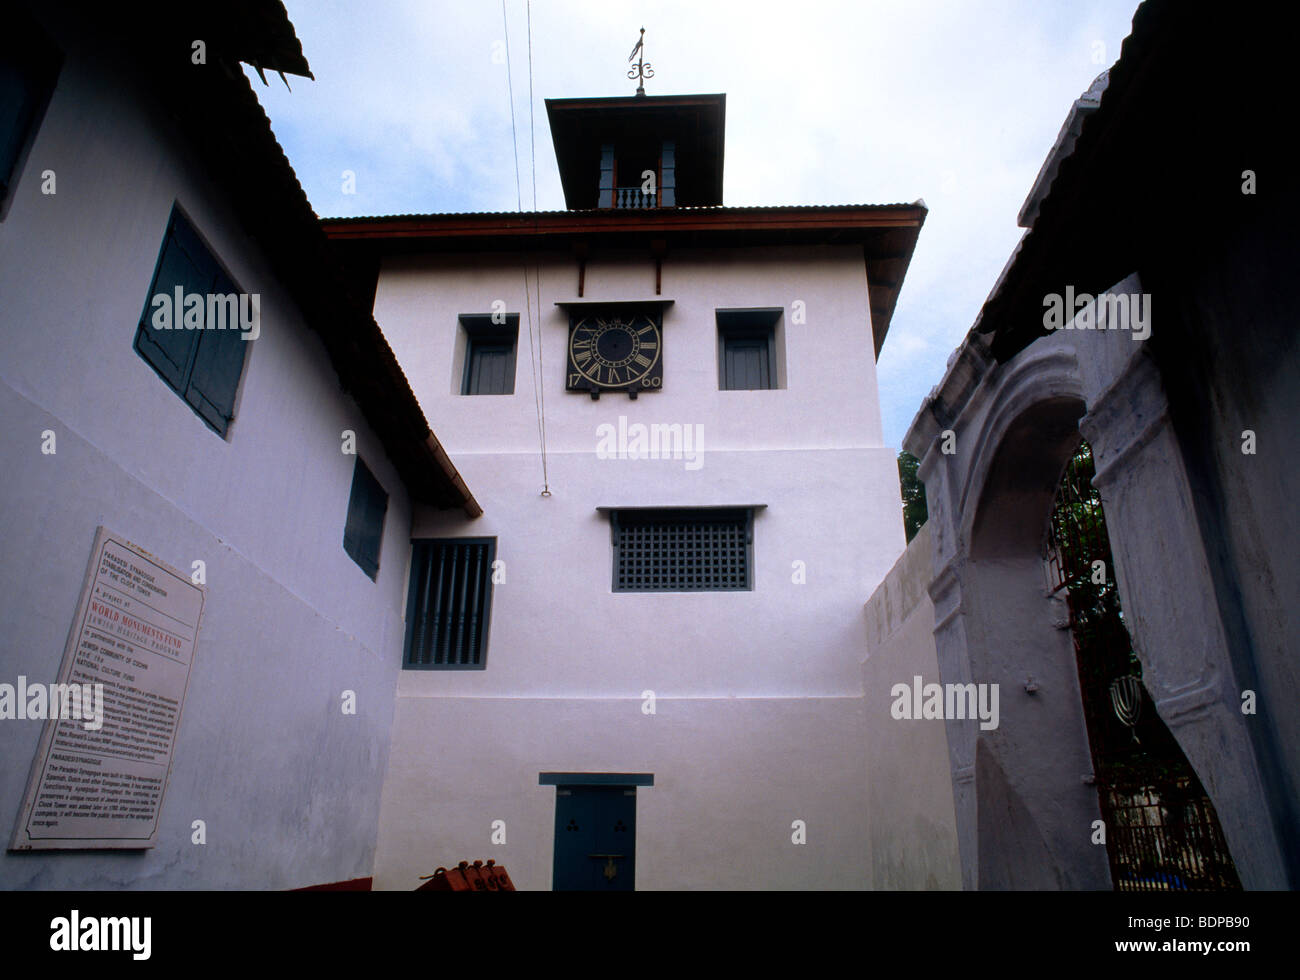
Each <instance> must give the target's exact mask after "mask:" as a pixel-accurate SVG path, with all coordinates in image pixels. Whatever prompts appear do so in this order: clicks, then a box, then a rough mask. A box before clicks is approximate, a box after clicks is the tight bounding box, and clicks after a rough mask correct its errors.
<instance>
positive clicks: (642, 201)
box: [613, 186, 659, 211]
mask: <svg viewBox="0 0 1300 980" xmlns="http://www.w3.org/2000/svg"><path fill="white" fill-rule="evenodd" d="M613 206H614V207H616V208H630V209H634V210H638V211H640V210H644V209H646V208H654V207H658V206H659V205H658V203H657V199H656V197H655V195H654V194H653V193H650V194H647V193H645V192H644V191H643V190H641V188H640V186H637V187H615V188H614V205H613Z"/></svg>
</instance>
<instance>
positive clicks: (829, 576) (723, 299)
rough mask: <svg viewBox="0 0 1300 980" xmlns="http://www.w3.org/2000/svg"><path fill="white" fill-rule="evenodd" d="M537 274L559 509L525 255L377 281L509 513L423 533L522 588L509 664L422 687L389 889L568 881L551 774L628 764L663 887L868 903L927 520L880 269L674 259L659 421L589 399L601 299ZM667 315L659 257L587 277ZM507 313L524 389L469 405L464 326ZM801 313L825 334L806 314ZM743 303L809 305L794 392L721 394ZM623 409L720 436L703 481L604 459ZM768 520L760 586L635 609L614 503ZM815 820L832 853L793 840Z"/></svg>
mask: <svg viewBox="0 0 1300 980" xmlns="http://www.w3.org/2000/svg"><path fill="white" fill-rule="evenodd" d="M539 265H540V268H541V278H540V282H541V303H540V310H541V315H540V318H538V319H537V320H536V321H535V322H534V324H533V331H534V336H535V337H538V336H540V337H541V338H542V354H541V366H540V369H539V370H540V375H541V378H542V386H543V387H542V392H541V393H542V395H543V396H544V398H545V406H546V436H547V446H548V455H547V480H548V483H549V487H550V490H551V496H550V497H542V496H541V495H540V491H541V489H542V463H541V458H540V454H539V451H538V430H537V410H536V404H535V388H534V385H533V374H532V368H531V365H530V358H529V330H528V318H527V315H526V309H527V308H526V306H525V298H524V296H525V294H524V264H523V260H522V259H521V257H519V256H483V255H462V256H433V257H428V256H416V257H403V258H392V259H389V260H386V261H385V264H384V266H383V269H382V273H381V276H380V279H379V283H378V288H377V293H376V301H375V314H376V319H377V320H378V321H379V323H380V325H381V327H382V328H383V329H384V331H385V334H386V335H387V337H388V339H389V342H390V344H392V346H393V349H394V351H395V352H396V353H397V356H398V358H399V360H400V361H401V363H402V365H403V368H404V370H405V371H406V374H407V377H408V378H409V380H410V382H411V385H412V388H413V389H414V391H415V392H416V395H417V396H418V397H419V399H420V401H421V404H422V405H423V407H424V410H425V412H426V414H427V415H428V416H429V417H430V419H431V420H432V421H433V424H434V427H435V429H437V430H438V432H439V433H440V436H442V434H443V432H444V431H445V433H446V435H445V436H442V438H443V442H444V444H445V445H446V447H447V449H448V451H449V452H450V453H451V455H452V457H453V458H454V459H455V461H456V465H457V467H458V469H459V470H460V472H461V473H462V475H463V476H464V477H465V479H466V481H467V483H468V484H469V485H470V486H471V487H472V488H474V492H475V495H476V496H477V498H478V499H479V501H480V502H481V503H482V504H483V509H484V515H483V517H481V518H479V519H477V520H475V521H466V520H463V519H462V518H460V517H458V516H457V515H454V514H439V513H434V512H428V513H425V512H420V513H417V515H416V517H415V521H414V531H413V533H414V536H416V537H442V536H446V537H455V536H479V535H494V536H496V537H497V538H498V550H497V557H498V558H499V559H501V560H502V561H504V562H505V573H506V581H505V582H504V583H502V584H498V585H497V586H496V587H495V589H494V593H493V600H492V601H493V606H492V618H491V627H490V639H489V646H488V653H487V667H486V669H485V670H482V671H436V670H432V671H414V670H412V671H403V672H402V675H401V677H400V679H399V682H398V695H399V697H398V708H397V721H396V725H395V728H394V739H393V755H392V761H391V764H390V769H389V774H388V777H387V779H386V781H385V789H384V803H383V815H382V818H381V827H380V843H379V855H378V857H377V863H376V872H377V877H376V886H377V887H383V888H408V887H414V885H415V884H416V882H417V879H416V878H415V875H417V874H419V873H428V872H430V871H432V870H433V868H434V867H436V866H437V865H439V864H444V865H448V864H454V863H455V862H456V861H459V860H462V859H466V860H473V859H476V858H483V859H486V858H487V857H494V858H496V859H497V860H498V861H502V862H503V863H505V864H506V866H507V868H508V869H509V870H510V873H511V875H512V876H513V877H514V879H515V881H516V883H517V884H518V885H519V887H521V888H530V889H537V888H540V889H545V888H549V887H550V881H551V862H552V846H553V821H554V806H555V791H554V788H553V787H541V786H538V784H537V778H538V774H539V773H540V772H542V771H565V772H568V771H613V772H653V773H654V774H655V786H654V787H653V788H646V789H641V790H639V792H638V833H637V887H638V888H690V887H696V888H835V887H855V888H863V887H868V886H869V884H870V881H871V861H870V854H869V847H868V840H867V834H866V826H867V823H866V821H867V817H866V798H867V783H866V779H865V771H866V770H865V765H864V753H865V746H866V743H867V741H868V736H867V732H866V730H865V729H864V727H863V724H862V722H863V718H862V702H861V697H862V674H861V662H862V658H863V650H864V647H865V624H864V622H863V619H862V601H863V597H864V596H866V595H868V594H870V592H871V590H872V589H873V588H874V587H875V586H876V585H877V584H878V583H879V582H880V580H881V579H882V578H883V577H884V575H885V574H886V573H887V572H888V570H889V568H890V566H891V565H892V564H893V562H894V560H895V558H896V557H897V556H898V555H899V553H900V552H901V551H902V548H903V528H902V513H901V503H900V500H899V492H898V473H897V466H896V462H895V454H894V452H893V451H892V450H890V449H887V448H885V447H884V446H883V445H882V438H881V431H880V416H879V409H878V405H877V395H876V380H875V363H874V358H873V347H872V340H871V325H870V318H869V311H868V306H867V288H866V286H867V283H866V276H865V269H864V264H863V260H862V253H861V250H860V249H853V248H815V249H803V250H793V249H743V250H736V251H734V252H730V253H726V252H712V253H704V252H694V253H692V252H682V253H672V254H670V255H669V256H668V258H667V259H666V260H665V263H664V271H663V287H662V296H663V297H665V298H671V299H673V300H674V303H673V305H672V306H670V307H668V308H667V310H666V312H665V315H664V389H663V390H662V391H660V392H655V393H646V394H643V395H641V396H640V397H639V398H637V399H636V400H635V401H633V400H630V399H629V398H628V397H627V396H626V395H625V394H604V395H602V396H601V398H600V399H599V400H592V399H591V398H590V396H588V395H586V394H571V393H568V392H565V391H564V370H565V342H566V340H567V334H568V316H567V314H566V313H565V312H564V311H563V309H562V308H558V307H556V306H555V305H554V304H555V302H556V301H557V300H567V299H576V298H577V267H576V264H575V262H574V261H573V260H572V259H571V258H568V257H565V256H555V255H544V256H542V257H541V259H540V262H539ZM529 268H530V270H531V268H533V267H532V266H531V265H530V267H529ZM531 276H532V273H531V271H530V281H535V280H532V279H531ZM653 297H654V266H653V263H652V262H651V261H650V260H649V259H648V258H647V257H646V256H643V255H638V256H633V255H627V254H622V255H619V254H616V255H612V256H611V255H600V256H597V257H593V259H592V260H591V261H589V263H588V265H587V274H586V288H585V296H584V299H588V300H592V299H611V300H613V299H648V298H653ZM497 299H500V300H502V301H503V302H504V304H505V309H506V311H507V312H510V313H519V314H521V318H520V341H519V346H518V356H517V358H516V362H517V370H516V380H515V393H514V394H513V395H512V396H469V397H466V396H461V395H460V394H459V386H460V377H461V369H462V365H463V356H464V340H463V337H460V336H459V333H460V327H459V324H458V321H457V316H458V315H459V314H465V313H490V312H491V311H492V303H493V301H494V300H497ZM796 300H800V301H802V302H803V304H804V309H805V310H806V313H807V322H806V323H798V324H797V323H794V322H793V319H794V317H793V316H792V304H794V302H795V301H796ZM733 307H782V308H783V309H785V311H786V313H785V315H784V317H783V323H782V327H781V329H782V331H783V334H784V337H783V339H784V348H785V349H784V364H785V370H784V375H785V384H786V387H785V388H783V389H779V390H765V391H743V392H732V391H719V390H718V369H717V326H716V320H715V317H714V311H715V310H716V309H719V308H733ZM620 416H623V417H625V418H626V420H627V423H628V424H629V425H632V424H635V423H638V422H640V423H645V424H654V423H659V424H674V423H678V424H682V425H683V426H696V425H699V426H702V427H703V434H704V443H703V449H704V452H703V455H702V457H701V459H702V464H703V465H702V466H701V467H700V468H698V469H688V468H687V461H686V460H685V459H623V460H620V459H601V458H598V456H597V454H596V451H597V445H598V436H597V429H598V427H599V426H600V425H602V424H606V423H607V424H610V425H612V426H615V427H617V425H618V423H619V418H620ZM748 504H756V505H757V504H761V505H766V506H765V507H764V508H763V509H762V510H760V511H758V512H757V515H756V518H755V522H754V552H753V553H754V567H755V574H754V589H753V591H749V592H732V593H722V592H708V593H699V594H645V593H641V594H628V593H618V594H615V593H613V592H612V590H611V573H612V564H613V555H612V546H611V541H610V529H609V519H608V517H607V516H606V515H605V514H603V513H600V512H598V511H597V508H598V507H618V506H708V505H748ZM796 561H798V562H803V563H804V569H805V573H806V583H805V584H796V583H795V582H794V581H793V577H794V571H795V566H794V564H793V563H794V562H796ZM647 690H651V691H654V692H655V695H656V698H657V699H658V700H657V704H658V711H657V714H656V715H655V716H653V717H649V716H645V715H643V714H642V713H641V711H640V708H641V703H642V702H641V700H640V698H641V695H642V692H643V691H647ZM940 775H942V777H943V779H944V780H945V781H946V779H947V769H946V767H944V768H943V769H942V771H941V773H940ZM810 814H811V816H810ZM495 819H503V820H506V822H507V826H508V827H509V828H515V829H511V830H510V832H509V835H508V841H509V843H508V845H507V846H505V847H494V846H491V845H490V825H491V821H492V820H495ZM795 819H804V820H806V821H807V822H808V826H809V834H810V837H809V843H808V844H806V845H794V844H792V843H791V842H790V837H791V832H792V831H791V822H792V821H793V820H795Z"/></svg>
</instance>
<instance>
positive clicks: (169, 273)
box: [136, 211, 214, 391]
mask: <svg viewBox="0 0 1300 980" xmlns="http://www.w3.org/2000/svg"><path fill="white" fill-rule="evenodd" d="M200 249H202V244H201V243H200V242H199V241H198V240H197V238H195V237H194V234H193V232H191V231H190V229H189V227H188V225H187V223H186V222H185V220H184V219H183V218H181V217H180V215H179V214H177V213H176V212H175V211H173V212H172V220H171V223H170V225H169V227H168V229H167V237H166V239H165V240H164V242H163V247H162V252H161V253H159V256H158V265H157V267H156V268H155V270H154V278H153V283H152V284H151V285H150V287H149V295H148V296H147V297H145V302H144V312H143V313H141V314H140V330H139V333H138V334H137V337H136V349H137V350H139V351H140V353H141V355H143V357H144V359H145V360H146V361H148V362H149V363H150V364H152V365H153V367H154V370H155V371H157V372H158V373H159V374H160V375H162V377H163V380H164V381H166V382H167V383H168V384H169V385H171V386H172V388H174V389H176V390H177V391H181V390H182V388H183V382H184V380H185V376H186V374H187V373H188V372H189V367H190V361H191V360H192V358H193V356H194V349H195V348H196V347H197V346H198V343H199V335H200V334H201V333H202V331H201V330H186V329H185V324H184V315H185V311H184V308H183V307H182V309H180V310H177V309H173V310H172V329H170V330H159V329H157V328H155V327H154V325H153V317H154V312H155V310H156V307H155V306H154V305H153V300H154V297H155V296H160V295H163V296H166V297H167V298H168V302H169V303H171V302H173V301H174V299H175V294H176V287H177V286H179V287H181V289H182V290H183V292H184V293H185V294H187V295H188V294H189V293H198V294H199V295H202V296H206V294H207V292H208V290H209V289H210V288H211V286H212V280H213V273H214V268H213V266H214V263H213V262H212V261H211V260H210V259H209V258H208V257H207V256H205V255H204V254H203V252H202V251H200ZM204 251H206V250H204Z"/></svg>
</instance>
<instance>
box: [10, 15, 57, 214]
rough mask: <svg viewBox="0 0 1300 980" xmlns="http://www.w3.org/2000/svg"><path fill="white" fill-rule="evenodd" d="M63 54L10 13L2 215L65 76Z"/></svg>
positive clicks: (25, 19) (22, 17) (33, 26)
mask: <svg viewBox="0 0 1300 980" xmlns="http://www.w3.org/2000/svg"><path fill="white" fill-rule="evenodd" d="M62 62H63V55H62V54H61V53H60V51H59V50H58V48H57V47H55V45H54V43H53V42H52V41H51V40H50V39H49V38H48V37H46V36H45V33H44V31H42V30H41V29H40V28H39V27H38V26H37V25H36V24H35V22H33V21H32V20H31V18H30V17H29V16H28V15H27V14H26V13H24V12H23V11H21V10H10V9H8V8H6V10H5V13H4V30H3V31H0V216H3V213H4V209H5V207H6V206H7V204H8V201H9V194H10V191H12V190H13V188H14V186H15V184H17V182H18V176H19V172H20V168H21V164H22V160H23V156H24V154H25V151H26V150H27V149H28V148H29V147H30V146H31V144H32V142H33V141H34V140H35V137H36V131H37V128H38V127H39V125H40V121H41V117H42V116H43V115H44V114H45V108H46V106H47V105H48V104H49V101H50V96H51V95H52V94H53V92H54V85H55V82H56V80H57V79H58V76H59V69H60V67H61V65H62Z"/></svg>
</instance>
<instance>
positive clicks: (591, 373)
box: [566, 312, 663, 391]
mask: <svg viewBox="0 0 1300 980" xmlns="http://www.w3.org/2000/svg"><path fill="white" fill-rule="evenodd" d="M661 340H662V334H661V331H660V329H659V324H658V322H657V321H656V319H655V318H654V317H653V316H650V315H648V314H645V313H617V312H604V313H591V314H584V315H582V316H575V317H574V318H573V321H572V323H571V325H570V327H569V369H568V384H567V385H566V387H567V388H568V390H569V391H599V390H608V389H619V390H629V389H630V390H633V391H656V390H658V389H659V388H661V387H663V359H662V356H661V354H662V351H661V349H660V348H661Z"/></svg>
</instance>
